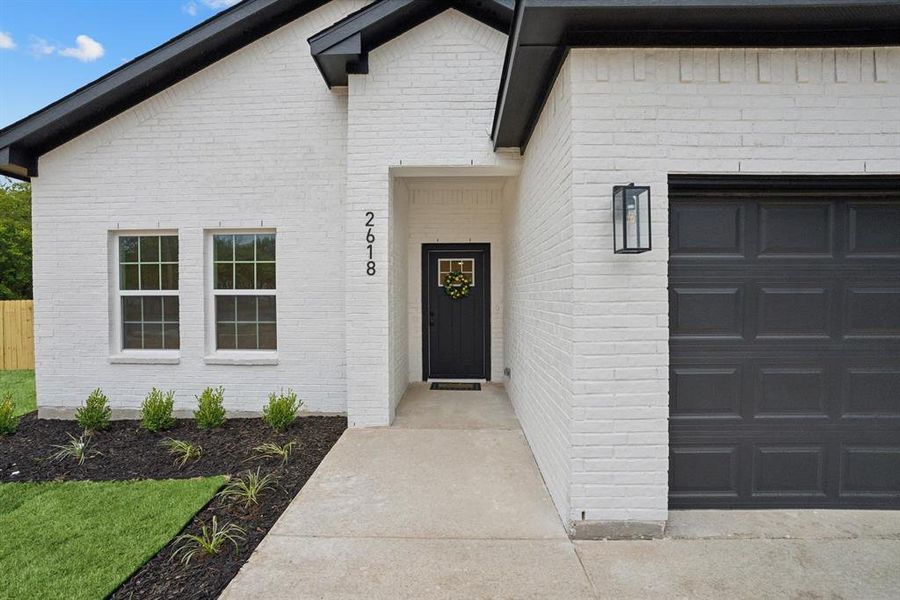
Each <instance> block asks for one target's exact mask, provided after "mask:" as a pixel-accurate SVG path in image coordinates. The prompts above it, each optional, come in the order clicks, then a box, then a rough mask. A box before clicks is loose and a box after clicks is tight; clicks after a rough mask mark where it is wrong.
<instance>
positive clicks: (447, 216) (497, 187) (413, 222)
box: [406, 177, 506, 381]
mask: <svg viewBox="0 0 900 600" xmlns="http://www.w3.org/2000/svg"><path fill="white" fill-rule="evenodd" d="M406 181H407V184H408V187H409V192H408V195H409V238H408V245H407V248H406V252H407V256H408V259H407V260H408V263H409V271H408V273H409V288H408V296H407V298H408V306H409V312H408V320H409V326H408V331H409V379H410V380H411V381H421V379H422V244H433V243H442V244H451V243H487V244H490V245H491V379H492V380H493V381H503V367H504V364H505V363H504V359H503V250H504V249H503V187H504V185H505V183H506V180H505V179H503V178H498V177H473V178H468V177H459V178H440V179H418V178H415V179H408V180H406ZM475 284H476V285H478V282H477V281H476V282H475Z"/></svg>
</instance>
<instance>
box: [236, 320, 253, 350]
mask: <svg viewBox="0 0 900 600" xmlns="http://www.w3.org/2000/svg"><path fill="white" fill-rule="evenodd" d="M237 347H238V350H256V349H257V346H256V323H238V324H237Z"/></svg>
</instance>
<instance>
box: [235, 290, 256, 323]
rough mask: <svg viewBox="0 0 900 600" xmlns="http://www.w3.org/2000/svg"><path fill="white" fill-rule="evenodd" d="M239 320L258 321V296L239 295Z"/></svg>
mask: <svg viewBox="0 0 900 600" xmlns="http://www.w3.org/2000/svg"><path fill="white" fill-rule="evenodd" d="M237 320H238V321H253V322H256V296H238V297H237Z"/></svg>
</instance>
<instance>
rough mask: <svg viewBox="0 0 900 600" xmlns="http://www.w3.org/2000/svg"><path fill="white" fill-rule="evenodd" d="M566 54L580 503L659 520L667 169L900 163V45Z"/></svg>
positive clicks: (871, 168) (587, 511) (575, 507)
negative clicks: (625, 232)
mask: <svg viewBox="0 0 900 600" xmlns="http://www.w3.org/2000/svg"><path fill="white" fill-rule="evenodd" d="M568 66H569V68H570V69H571V76H572V129H573V132H572V161H573V180H574V183H573V198H574V204H575V227H574V244H575V260H574V263H575V276H574V279H575V283H574V288H575V289H574V298H573V300H574V302H575V304H574V306H575V311H576V314H575V317H574V323H573V325H574V326H573V332H574V333H573V338H574V339H573V341H574V360H575V364H574V379H575V381H574V405H573V419H574V422H573V425H572V426H573V428H574V430H575V431H574V433H573V435H572V444H573V472H572V486H571V508H570V511H571V512H570V517H571V520H572V521H578V520H580V519H581V515H582V512H583V513H584V516H585V519H586V520H588V521H592V520H593V521H605V520H613V521H616V520H632V521H660V520H664V519H665V518H666V514H667V500H666V496H667V468H668V446H667V444H668V425H667V418H668V382H669V373H668V362H669V360H668V335H669V333H668V300H667V292H666V286H667V276H666V263H667V259H668V240H667V233H668V231H667V230H668V227H667V215H668V197H667V175H668V174H670V173H729V174H738V173H756V174H760V173H762V174H789V173H790V174H816V173H840V174H863V173H897V172H900V49H898V48H888V49H866V48H855V49H811V50H806V49H800V50H768V49H763V50H755V49H747V50H744V49H729V50H717V49H702V50H701V49H697V50H674V49H671V50H662V49H660V50H655V49H649V50H643V49H641V50H631V49H618V50H601V49H579V50H573V51H572V52H571V54H570V56H569V58H568ZM545 111H546V109H545ZM533 144H534V141H532V146H529V148H528V153H529V154H531V153H532V152H534V151H535V150H536V148H535V147H534V145H533ZM632 181H633V182H636V183H639V184H649V185H650V186H652V193H653V214H652V219H653V236H654V239H653V246H654V250H653V251H651V252H648V253H646V254H641V255H637V256H616V255H614V254H613V252H612V246H613V241H612V229H611V208H610V197H611V194H612V186H613V185H616V184H627V183H629V182H632Z"/></svg>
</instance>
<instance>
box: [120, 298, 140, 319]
mask: <svg viewBox="0 0 900 600" xmlns="http://www.w3.org/2000/svg"><path fill="white" fill-rule="evenodd" d="M122 320H123V321H132V322H133V321H140V320H141V297H140V296H125V297H124V298H122Z"/></svg>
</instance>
